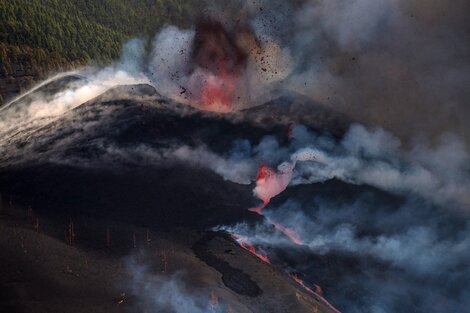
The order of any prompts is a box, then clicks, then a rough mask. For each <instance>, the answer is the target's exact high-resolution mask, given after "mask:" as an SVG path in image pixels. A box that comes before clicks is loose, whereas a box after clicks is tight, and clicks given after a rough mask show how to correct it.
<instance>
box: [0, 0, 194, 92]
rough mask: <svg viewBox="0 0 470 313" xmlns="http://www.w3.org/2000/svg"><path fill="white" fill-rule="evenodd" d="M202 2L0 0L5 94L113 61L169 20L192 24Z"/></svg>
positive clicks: (0, 72) (0, 74)
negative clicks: (85, 66)
mask: <svg viewBox="0 0 470 313" xmlns="http://www.w3.org/2000/svg"><path fill="white" fill-rule="evenodd" d="M201 2H202V1H194V0H99V1H98V0H0V98H1V97H2V96H3V98H6V97H9V96H10V94H14V93H17V92H19V91H20V87H27V86H28V85H29V84H30V83H31V82H32V81H33V80H36V79H38V78H42V77H43V76H44V75H47V74H48V73H50V72H52V71H55V70H58V69H63V68H70V67H74V66H76V65H78V64H85V63H89V62H91V61H93V62H101V63H107V62H110V61H111V60H113V59H116V58H117V57H118V56H119V52H120V50H121V47H122V43H123V41H125V40H127V39H129V38H131V37H144V38H150V37H151V36H152V35H153V34H155V33H156V32H157V31H158V29H160V28H161V27H162V26H163V25H164V24H166V23H171V24H176V25H180V26H187V25H189V22H190V20H191V18H190V17H191V16H194V15H195V14H197V12H198V10H200V8H201V7H202V5H201ZM15 89H16V90H15Z"/></svg>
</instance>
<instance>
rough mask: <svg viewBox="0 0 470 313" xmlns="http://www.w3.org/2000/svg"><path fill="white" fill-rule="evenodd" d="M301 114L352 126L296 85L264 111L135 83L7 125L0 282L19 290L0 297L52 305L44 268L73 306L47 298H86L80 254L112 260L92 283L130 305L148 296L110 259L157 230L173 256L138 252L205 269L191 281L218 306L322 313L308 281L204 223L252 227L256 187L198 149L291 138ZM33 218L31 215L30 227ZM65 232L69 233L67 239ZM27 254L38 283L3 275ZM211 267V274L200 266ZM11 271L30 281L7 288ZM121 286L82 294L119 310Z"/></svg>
mask: <svg viewBox="0 0 470 313" xmlns="http://www.w3.org/2000/svg"><path fill="white" fill-rule="evenodd" d="M85 83H86V80H84V78H83V77H80V76H65V77H61V78H59V79H57V80H53V81H51V82H48V83H47V84H43V85H42V86H40V87H38V88H37V89H34V90H33V91H31V92H30V93H28V94H27V95H26V96H23V97H20V98H18V99H16V100H15V101H13V102H11V103H10V104H8V105H7V106H5V107H3V108H2V109H1V110H2V111H1V114H2V115H3V116H4V117H8V116H10V115H11V114H18V112H22V111H28V110H29V111H31V110H32V109H31V108H32V106H33V105H34V104H35V101H37V99H39V98H40V99H44V98H50V97H52V96H53V95H54V94H58V93H60V92H63V91H64V90H68V89H70V88H79V86H82V85H83V84H85ZM71 84H72V85H71ZM71 86H72V87H71ZM312 108H314V109H313V110H312ZM307 112H308V114H306V113H307ZM4 123H6V122H5V120H4ZM297 123H302V124H304V125H307V126H308V127H310V128H312V129H318V130H321V131H328V132H330V133H331V134H332V136H341V134H342V133H343V132H344V131H345V129H346V127H347V125H348V123H349V121H348V120H347V119H346V118H345V117H343V116H341V115H339V114H336V113H334V112H332V111H330V110H327V109H326V108H324V107H322V106H321V105H318V104H314V103H312V102H311V101H309V100H308V99H306V98H303V97H302V96H300V95H295V94H292V93H291V94H288V93H283V95H282V96H279V97H277V98H275V99H274V100H272V101H270V102H269V103H266V104H263V105H260V106H258V107H253V108H250V109H245V110H241V111H238V112H231V113H224V114H222V113H214V112H206V111H201V110H198V109H195V108H192V107H190V106H188V105H184V104H180V103H176V102H175V101H173V100H171V99H168V98H166V97H164V96H162V95H160V94H159V93H158V92H157V91H156V90H155V89H154V88H153V87H152V86H150V85H146V84H139V85H121V86H115V87H113V88H111V89H108V90H107V91H105V92H103V93H102V94H100V95H99V96H97V97H96V98H94V99H92V100H90V101H87V102H85V103H81V104H78V105H76V106H75V107H73V108H70V109H67V110H64V111H63V112H60V113H59V114H56V115H54V116H42V117H40V118H35V119H33V120H32V121H31V122H28V123H24V124H20V125H14V126H13V127H9V128H8V127H6V129H7V130H6V131H5V132H3V133H2V134H0V140H1V142H2V147H3V149H2V151H1V152H0V159H1V162H0V172H1V175H0V191H1V194H2V199H3V200H2V207H3V210H2V223H3V226H2V232H3V233H4V234H6V233H8V234H9V235H8V236H13V238H12V240H13V241H2V249H1V250H2V251H3V252H2V253H10V252H7V251H11V253H13V254H14V255H15V259H16V260H17V262H16V261H15V262H13V263H8V264H7V263H5V264H4V266H2V274H1V275H2V277H5V278H6V279H7V280H2V281H6V283H4V284H3V285H2V291H3V290H5V292H8V294H9V295H10V296H9V297H8V299H10V300H11V299H14V300H11V301H6V300H5V301H3V302H2V303H3V304H2V305H3V306H4V307H6V308H9V309H10V310H20V308H19V307H17V306H16V305H15V303H26V306H28V305H32V302H30V301H28V300H27V299H26V298H25V292H27V293H36V292H37V293H38V294H39V295H40V296H38V297H37V298H38V299H36V300H34V301H38V303H40V305H39V306H38V307H37V308H38V310H39V312H42V311H44V312H48V311H49V309H48V308H50V307H52V306H51V305H52V304H51V303H48V300H46V299H48V298H49V295H48V294H45V295H43V293H42V292H39V290H40V288H41V287H40V284H42V283H43V281H44V278H41V277H42V276H41V274H40V271H52V272H53V271H57V270H59V268H60V270H63V271H64V273H65V274H64V275H65V276H64V277H61V278H60V282H59V281H57V282H52V281H51V282H49V283H50V284H51V285H56V284H66V285H67V286H68V287H65V289H64V290H62V291H60V292H59V291H56V292H59V293H60V294H61V298H63V299H69V300H64V301H69V302H68V303H67V304H64V303H62V304H54V305H61V306H63V307H64V308H68V307H69V306H70V305H72V303H75V302H76V301H75V300H70V299H71V297H72V296H71V294H73V293H76V292H78V293H80V295H81V292H80V291H78V290H80V289H81V288H83V287H82V284H86V283H87V282H89V283H91V280H90V279H91V278H90V277H91V276H90V275H92V270H91V269H90V268H87V267H85V265H83V264H82V263H80V262H81V261H79V260H78V259H81V260H82V261H83V260H84V259H83V258H82V257H80V258H78V257H77V256H76V254H77V253H78V254H81V255H85V257H84V258H85V259H86V258H89V261H87V262H91V263H94V264H95V266H103V268H106V270H104V269H103V270H101V272H100V276H99V277H97V278H93V281H95V282H94V283H93V284H97V286H98V285H100V284H102V283H103V282H105V281H108V282H110V283H111V284H113V285H114V286H119V288H121V289H122V290H126V294H129V296H122V298H123V299H121V300H122V301H123V302H125V303H124V304H123V305H124V306H126V308H127V309H129V310H131V311H132V310H133V309H135V308H136V307H137V304H136V302H139V303H141V302H142V301H137V300H132V299H137V298H139V297H140V296H142V295H141V294H140V295H139V294H132V293H133V292H135V290H134V291H132V290H129V288H130V287H129V286H126V281H125V279H124V277H128V276H127V275H128V274H126V273H125V271H124V269H122V268H116V267H115V266H116V265H115V264H116V263H113V262H118V261H113V259H114V260H121V258H122V257H123V256H124V255H128V254H129V253H131V252H132V249H135V248H136V247H137V246H142V245H143V246H144V247H145V246H146V244H143V243H142V242H145V240H144V239H142V238H147V239H148V238H149V236H151V237H153V239H152V240H153V243H155V246H159V245H160V246H161V245H166V248H165V249H167V251H173V252H172V253H173V255H171V256H166V255H165V253H168V254H170V252H163V251H162V250H158V249H159V248H158V249H157V248H150V247H148V246H147V247H146V248H145V249H144V250H146V252H145V253H147V254H154V255H155V257H153V261H152V266H153V267H155V266H157V267H160V268H162V267H164V268H166V267H168V268H171V269H172V271H175V272H177V271H197V272H198V273H199V275H196V277H190V278H189V281H190V282H189V284H190V286H191V287H190V288H198V289H201V290H202V289H204V288H205V289H204V290H210V289H212V290H217V291H216V293H217V294H220V301H221V302H224V301H225V302H224V303H225V309H224V310H228V306H227V305H228V304H229V303H231V304H230V308H232V309H233V310H234V311H235V312H245V311H246V310H248V311H250V312H265V310H264V309H265V307H269V308H270V311H271V312H311V311H312V309H313V308H317V310H319V311H318V312H320V311H321V312H330V309H329V306H327V305H325V303H324V302H322V301H321V299H319V298H318V297H317V296H316V295H315V294H311V293H310V292H308V291H306V288H305V286H303V285H300V284H298V283H296V282H295V281H294V280H292V279H291V278H290V277H289V276H288V275H287V274H283V273H282V272H281V271H280V270H279V269H276V268H275V267H274V268H273V267H272V266H271V265H270V264H266V263H264V262H261V263H260V260H259V259H257V258H256V256H255V255H253V254H251V253H249V250H250V249H247V250H248V251H246V250H244V249H243V248H244V247H243V246H239V245H238V244H237V241H236V240H234V239H233V238H232V237H230V236H229V235H226V234H224V233H218V232H215V233H214V232H211V231H209V232H208V230H210V229H212V228H214V227H216V226H218V225H231V224H235V223H237V222H241V221H243V222H248V223H256V222H258V221H260V220H261V219H262V217H261V216H259V215H257V214H255V213H253V212H250V211H248V210H247V209H248V208H250V207H253V206H256V205H258V204H259V203H258V200H257V199H256V197H254V196H253V193H252V189H253V186H254V178H255V177H253V181H252V182H251V183H250V182H248V183H244V184H240V183H237V182H234V181H233V180H230V179H227V178H224V177H223V175H222V176H221V175H220V171H217V169H216V170H215V172H214V167H212V168H211V167H210V166H208V165H207V163H206V160H205V158H208V157H209V156H212V157H213V155H224V154H225V153H226V152H227V151H230V150H231V149H233V143H234V142H237V140H240V139H241V138H243V139H244V140H248V141H249V142H251V143H252V144H258V143H259V142H260V141H261V140H262V138H263V137H264V136H267V135H270V136H273V135H274V136H276V137H277V138H278V139H279V140H280V141H281V142H287V141H288V140H289V134H288V133H289V129H290V127H291V125H292V124H297ZM214 134H216V135H214ZM181 147H184V149H182V148H181ZM201 147H203V148H201ZM209 162H210V161H209ZM222 172H223V169H222ZM26 208H29V209H27V210H26ZM26 212H28V213H27V215H25V214H26ZM32 212H34V213H32ZM32 216H34V221H35V222H34V223H32V222H30V220H31V219H32ZM15 221H16V222H15ZM11 223H20V225H21V229H22V230H21V233H22V234H23V235H20V236H21V238H23V239H22V240H26V241H24V244H26V245H28V246H29V248H27V250H28V252H27V255H26V252H24V253H25V255H23V254H22V253H21V251H19V250H15V248H14V247H13V246H14V245H15V244H14V243H12V242H16V240H20V239H19V238H18V237H17V235H13V233H11V232H12V231H13V230H12V228H10V227H11V226H9V225H10V224H11ZM33 224H34V225H36V224H37V225H36V226H34V225H33ZM39 225H40V226H39ZM70 225H72V226H70ZM33 226H34V227H33ZM71 227H72V228H71ZM61 229H65V230H67V231H66V232H68V235H66V236H65V237H67V238H68V239H67V241H66V242H65V243H64V242H63V238H64V233H63V230H61ZM110 229H111V231H110ZM34 230H36V232H34ZM105 234H106V235H105ZM131 234H133V235H131ZM136 234H137V235H136ZM143 234H146V235H143ZM149 234H151V235H149ZM183 234H185V235H183ZM105 237H106V240H104V238H105ZM2 238H4V236H2ZM131 238H133V239H131ZM136 238H140V239H136ZM165 238H166V239H165ZM168 238H175V239H168ZM176 238H178V239H176ZM148 240H149V241H148V243H149V242H150V239H148ZM36 241H41V242H42V245H43V247H44V249H45V251H49V252H50V253H52V254H56V253H57V254H60V255H61V256H60V257H58V258H53V259H51V256H50V255H47V256H46V255H43V254H41V253H40V251H39V250H37V248H35V246H34V245H35V244H34V242H36ZM156 242H159V244H156ZM162 242H165V243H162ZM67 244H68V245H67ZM12 245H13V246H12ZM180 245H182V246H184V248H182V250H181V252H178V253H182V254H181V255H179V256H178V257H176V256H175V255H174V253H175V252H174V251H175V249H177V248H175V247H177V246H178V247H179V246H180ZM182 246H181V247H182ZM245 248H246V247H245ZM25 249H26V248H25ZM25 251H26V250H25ZM253 251H255V248H253ZM96 253H99V254H100V255H101V256H99V257H98V256H96V255H95V254H96ZM134 254H135V252H134ZM162 255H165V256H164V257H162ZM31 258H36V259H37V260H40V262H41V264H42V265H41V266H37V267H36V266H31V271H33V272H34V271H37V272H34V273H32V276H33V278H31V279H29V278H25V276H21V275H20V276H18V277H17V276H15V275H12V274H11V273H12V271H13V272H14V271H16V270H17V269H18V270H20V269H21V267H22V266H25V265H24V264H29V262H31ZM77 258H78V259H77ZM168 259H172V261H171V262H172V263H171V264H169V263H168V262H169V261H168ZM193 259H194V260H193ZM196 260H197V261H196ZM77 262H78V263H77ZM119 262H121V261H119ZM194 262H196V263H197V265H196V264H195V263H194ZM77 264H79V265H77ZM254 264H256V265H254ZM44 266H45V267H44ZM210 269H212V270H215V271H216V272H217V273H219V274H218V275H215V276H214V275H213V274H208V273H209V272H210ZM163 271H165V270H163ZM259 271H261V272H263V273H264V274H260V273H261V272H259ZM113 272H114V274H113ZM265 272H266V273H265ZM116 273H118V274H116ZM267 273H270V274H267ZM77 275H81V276H80V278H79V276H77ZM115 275H122V277H118V278H116V277H115ZM219 275H221V276H219ZM28 277H29V276H28ZM12 279H13V280H15V279H18V280H20V281H24V283H23V284H24V285H21V286H20V285H17V284H14V283H10V282H9V281H11V280H12ZM272 279H277V281H273V280H272ZM127 284H128V283H127ZM216 286H219V287H216ZM57 288H58V286H57ZM57 288H56V287H54V288H52V289H51V290H57ZM119 288H114V289H113V288H106V289H105V290H104V291H103V294H102V295H100V296H98V295H93V294H89V293H88V294H87V295H84V296H83V297H82V296H79V298H80V300H79V301H82V302H83V304H81V306H83V310H82V311H83V312H84V311H86V310H87V309H86V308H87V307H89V306H90V305H91V303H94V302H101V303H102V307H103V308H106V307H107V308H108V309H109V308H111V309H110V310H111V311H112V310H115V309H120V307H121V306H122V305H118V306H115V302H116V301H117V300H115V298H114V297H117V298H119V292H120V291H119V290H121V289H119ZM137 293H138V292H137ZM273 296H275V297H277V296H282V297H285V300H282V303H283V304H281V305H279V303H277V302H276V303H275V302H272V301H271V300H269V299H270V298H271V297H273ZM129 297H130V299H131V300H128V298H129ZM211 297H212V298H214V296H213V295H212V296H211ZM124 299H125V300H126V301H124ZM246 299H253V300H249V301H248V300H246ZM77 300H78V299H77ZM121 300H119V301H121ZM119 301H117V302H119ZM212 302H214V300H213V299H212ZM246 303H251V304H248V305H247V304H246ZM235 308H237V309H235ZM214 310H215V309H214ZM67 311H69V310H68V309H67ZM74 311H77V312H82V311H81V309H78V308H77V309H76V310H74ZM215 311H217V310H215ZM248 311H247V312H248ZM217 312H218V311H217ZM220 312H222V311H220ZM224 312H225V311H224Z"/></svg>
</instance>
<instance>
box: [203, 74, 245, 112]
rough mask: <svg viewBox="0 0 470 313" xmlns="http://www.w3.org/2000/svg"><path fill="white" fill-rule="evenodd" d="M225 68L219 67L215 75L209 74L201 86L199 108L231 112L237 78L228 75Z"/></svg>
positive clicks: (233, 75)
mask: <svg viewBox="0 0 470 313" xmlns="http://www.w3.org/2000/svg"><path fill="white" fill-rule="evenodd" d="M225 67H226V66H225V65H220V69H219V71H218V72H217V73H216V74H210V75H209V77H208V78H207V79H206V80H205V82H204V84H203V87H202V91H201V99H200V102H199V107H201V108H203V109H204V110H206V111H212V112H230V111H232V104H233V98H234V96H235V91H236V86H237V76H236V75H235V74H230V73H228V71H227V70H226V69H225Z"/></svg>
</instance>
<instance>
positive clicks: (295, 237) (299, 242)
mask: <svg viewBox="0 0 470 313" xmlns="http://www.w3.org/2000/svg"><path fill="white" fill-rule="evenodd" d="M268 222H269V223H271V224H273V225H274V227H276V229H277V230H279V231H280V232H282V233H283V234H284V235H286V236H287V237H289V239H290V240H291V241H292V242H293V243H295V244H296V245H302V244H303V243H304V242H303V241H302V239H301V238H300V236H299V234H297V233H296V232H295V231H294V230H292V229H290V228H288V227H285V226H284V225H281V224H279V223H276V222H274V221H273V220H271V219H270V218H268Z"/></svg>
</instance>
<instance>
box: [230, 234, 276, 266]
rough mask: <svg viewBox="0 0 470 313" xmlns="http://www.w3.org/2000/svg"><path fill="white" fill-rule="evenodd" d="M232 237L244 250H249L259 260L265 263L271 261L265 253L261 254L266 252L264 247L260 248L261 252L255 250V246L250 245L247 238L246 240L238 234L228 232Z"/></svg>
mask: <svg viewBox="0 0 470 313" xmlns="http://www.w3.org/2000/svg"><path fill="white" fill-rule="evenodd" d="M230 235H231V236H232V237H233V239H235V240H236V241H237V242H238V244H239V245H240V246H241V247H242V248H243V249H245V250H247V251H249V252H251V253H252V254H253V255H254V256H256V257H257V258H258V259H260V260H261V261H263V262H265V263H267V264H271V261H269V258H268V257H267V256H266V255H263V254H266V251H264V249H260V252H262V253H263V254H261V253H259V252H257V251H256V248H255V247H254V246H253V245H250V244H249V243H248V240H246V239H245V238H242V237H240V236H238V235H235V234H230Z"/></svg>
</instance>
